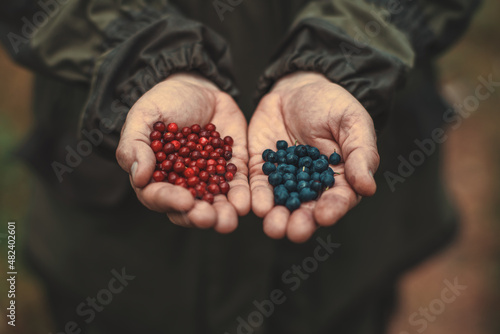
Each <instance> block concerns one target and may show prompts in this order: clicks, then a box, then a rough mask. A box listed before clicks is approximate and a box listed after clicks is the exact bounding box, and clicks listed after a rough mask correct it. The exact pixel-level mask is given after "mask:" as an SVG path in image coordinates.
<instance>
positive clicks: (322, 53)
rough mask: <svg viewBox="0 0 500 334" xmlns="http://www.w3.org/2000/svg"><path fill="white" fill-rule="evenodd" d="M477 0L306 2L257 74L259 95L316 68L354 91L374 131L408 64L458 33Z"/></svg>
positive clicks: (446, 43)
mask: <svg viewBox="0 0 500 334" xmlns="http://www.w3.org/2000/svg"><path fill="white" fill-rule="evenodd" d="M478 2H479V0H428V1H415V0H317V1H309V2H308V4H307V5H306V6H304V7H303V9H302V10H301V11H300V12H299V14H298V15H297V17H296V19H295V20H294V23H293V24H292V27H291V29H290V30H289V33H288V35H287V36H286V38H285V39H284V41H283V42H282V44H281V47H280V48H279V51H278V52H277V53H276V54H275V55H274V57H273V59H272V63H271V65H270V66H269V67H268V68H267V69H266V71H265V72H264V74H263V75H262V77H261V78H260V81H259V84H258V95H259V96H262V95H263V94H265V93H266V92H267V91H268V90H269V89H270V88H271V87H272V85H273V84H274V83H275V82H276V81H277V80H278V79H279V78H281V77H283V76H285V75H286V74H289V73H291V72H294V71H300V70H305V71H315V72H319V73H322V74H324V75H325V76H326V77H327V78H328V79H329V80H330V81H332V82H335V83H338V84H340V85H342V86H343V87H344V88H346V89H347V90H348V91H349V92H350V93H351V94H353V96H355V97H356V98H357V99H358V100H359V101H360V102H361V103H362V104H363V106H364V107H365V108H366V109H367V110H368V112H369V113H370V114H371V115H372V117H373V119H374V122H375V127H376V128H377V129H379V128H380V127H381V126H382V125H383V124H384V122H385V120H386V118H387V116H388V112H387V111H388V110H390V108H391V105H392V102H393V98H394V94H395V92H396V90H397V88H399V87H401V86H402V85H403V83H404V79H405V77H406V75H407V73H408V72H409V70H411V69H413V68H414V67H415V66H416V65H418V63H419V62H426V61H429V59H430V58H432V57H434V56H435V55H437V54H438V53H439V52H441V51H443V50H444V49H446V47H448V46H449V45H450V44H452V43H453V42H454V41H455V40H456V39H457V38H458V37H460V35H461V34H462V33H463V32H464V30H465V28H466V27H467V25H468V23H469V21H470V19H471V16H472V14H473V12H474V10H475V9H476V7H477V6H478Z"/></svg>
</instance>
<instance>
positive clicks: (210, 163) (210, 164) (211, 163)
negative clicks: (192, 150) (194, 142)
mask: <svg viewBox="0 0 500 334" xmlns="http://www.w3.org/2000/svg"><path fill="white" fill-rule="evenodd" d="M212 165H217V161H216V160H215V159H208V160H207V166H212Z"/></svg>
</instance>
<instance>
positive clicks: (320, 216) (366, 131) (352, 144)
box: [248, 81, 378, 242]
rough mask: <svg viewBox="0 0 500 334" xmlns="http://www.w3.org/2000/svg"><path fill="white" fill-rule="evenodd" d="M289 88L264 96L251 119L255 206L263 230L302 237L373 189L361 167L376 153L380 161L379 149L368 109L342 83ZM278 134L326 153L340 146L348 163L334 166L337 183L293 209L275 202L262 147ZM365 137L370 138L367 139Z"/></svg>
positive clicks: (334, 218) (272, 145)
mask: <svg viewBox="0 0 500 334" xmlns="http://www.w3.org/2000/svg"><path fill="white" fill-rule="evenodd" d="M286 88H287V89H279V88H278V89H275V90H274V91H273V92H272V93H270V94H268V95H267V96H266V97H264V98H263V99H262V101H261V103H260V104H259V106H258V107H257V110H256V111H255V113H254V115H253V117H252V120H251V122H250V126H249V136H248V137H249V153H250V164H249V165H250V184H251V191H252V207H253V210H254V212H255V213H256V214H257V215H258V216H260V217H264V231H265V233H266V234H268V235H269V236H270V237H273V238H281V237H283V236H285V235H287V236H288V237H289V238H290V239H291V240H293V241H296V242H302V241H305V240H307V239H308V238H309V237H310V236H311V235H312V234H313V233H314V231H315V230H316V228H317V226H318V224H319V225H322V226H327V225H331V224H333V223H335V222H336V221H338V220H339V219H340V218H341V217H342V216H343V215H345V213H346V212H347V211H349V210H350V209H351V208H352V207H354V206H355V205H356V204H357V203H358V202H359V200H360V199H361V196H360V195H372V194H373V193H374V191H375V185H374V182H373V181H372V180H373V179H371V180H370V179H363V176H361V172H362V169H363V167H365V166H367V164H368V162H367V161H366V160H369V159H372V160H373V159H375V160H376V164H378V155H377V153H376V147H374V131H373V124H372V123H371V119H370V117H369V115H368V114H367V113H366V111H364V109H362V107H361V106H360V105H359V103H358V105H359V106H358V105H355V104H354V102H356V103H357V101H356V100H354V98H352V96H351V95H350V94H349V93H347V92H346V91H345V90H343V89H342V88H341V87H339V86H337V85H334V84H332V83H329V82H326V81H325V82H323V81H321V82H319V83H314V84H308V85H301V86H300V89H295V90H294V89H289V88H290V87H286ZM332 106H333V107H332ZM355 107H356V108H355ZM359 107H360V108H359ZM370 137H372V138H371V139H370ZM277 140H286V141H287V142H288V143H289V144H294V143H295V141H297V142H298V143H300V144H308V145H312V146H315V147H317V148H318V149H319V150H320V151H321V152H322V153H324V154H327V155H329V154H331V153H333V152H334V150H336V151H337V152H339V153H340V154H341V155H342V156H343V158H344V159H345V160H346V165H345V164H344V163H341V164H339V165H337V166H331V167H332V168H333V169H334V171H335V172H337V173H340V174H341V175H338V176H336V178H335V185H334V187H332V188H331V189H329V190H327V191H325V192H324V193H323V194H322V196H321V197H320V199H319V200H318V201H311V202H308V203H303V204H302V205H301V207H300V208H299V209H298V210H296V211H294V212H293V213H292V214H290V212H289V211H288V210H287V209H286V208H285V207H283V206H274V195H273V191H272V189H273V187H272V186H271V185H269V183H268V180H267V176H266V175H264V173H263V172H262V165H263V163H264V161H263V160H262V152H263V151H264V150H265V149H267V148H271V149H275V148H276V141H277ZM364 141H366V142H367V143H369V144H368V145H364V144H363V142H364ZM365 146H367V147H365ZM370 146H371V147H370ZM367 155H368V156H367ZM356 164H359V165H360V166H356ZM370 164H372V165H373V163H370ZM359 167H361V169H360V168H359ZM370 167H371V168H372V169H373V168H375V169H376V166H375V167H373V166H370ZM345 169H346V173H344V172H345ZM346 174H347V175H346ZM356 178H357V180H356ZM369 178H370V177H369ZM371 183H373V184H371Z"/></svg>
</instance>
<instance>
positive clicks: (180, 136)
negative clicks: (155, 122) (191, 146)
mask: <svg viewBox="0 0 500 334" xmlns="http://www.w3.org/2000/svg"><path fill="white" fill-rule="evenodd" d="M182 138H184V135H183V134H182V132H177V133H176V134H175V139H177V140H180V139H182Z"/></svg>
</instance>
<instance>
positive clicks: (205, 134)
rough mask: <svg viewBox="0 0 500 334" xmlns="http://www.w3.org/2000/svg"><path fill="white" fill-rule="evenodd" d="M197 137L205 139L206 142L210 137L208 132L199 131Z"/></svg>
mask: <svg viewBox="0 0 500 334" xmlns="http://www.w3.org/2000/svg"><path fill="white" fill-rule="evenodd" d="M199 136H200V137H203V138H207V140H208V137H210V131H207V130H201V131H200V134H199Z"/></svg>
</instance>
